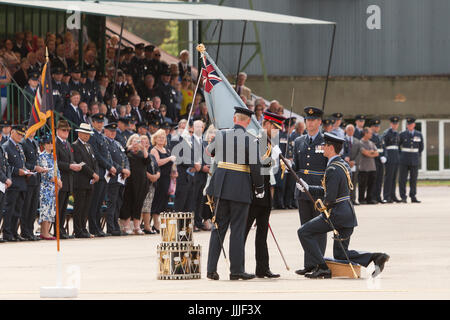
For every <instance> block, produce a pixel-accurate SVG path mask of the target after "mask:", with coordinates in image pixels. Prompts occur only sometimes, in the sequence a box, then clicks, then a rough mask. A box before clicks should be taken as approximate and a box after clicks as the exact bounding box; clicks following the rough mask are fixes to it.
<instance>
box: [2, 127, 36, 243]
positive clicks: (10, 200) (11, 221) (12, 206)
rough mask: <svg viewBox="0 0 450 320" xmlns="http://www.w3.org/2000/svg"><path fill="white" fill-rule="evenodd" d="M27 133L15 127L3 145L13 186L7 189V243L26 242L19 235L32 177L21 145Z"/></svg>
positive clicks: (5, 220) (4, 234)
mask: <svg viewBox="0 0 450 320" xmlns="http://www.w3.org/2000/svg"><path fill="white" fill-rule="evenodd" d="M25 131H26V129H25V126H22V125H15V126H13V129H12V131H11V137H10V138H9V140H8V141H6V142H5V143H4V144H3V149H4V151H5V155H6V158H7V160H8V164H9V167H10V169H11V180H12V184H11V185H10V187H9V188H8V189H6V206H5V215H4V217H3V240H5V241H24V240H25V239H24V238H22V237H21V236H20V235H18V233H17V229H18V223H19V219H20V217H21V214H22V209H23V201H24V199H25V193H26V191H27V181H26V177H27V176H31V175H32V173H31V172H29V171H28V170H27V169H26V168H25V161H26V160H25V155H24V153H23V149H22V146H21V145H20V141H22V138H23V136H24V135H25Z"/></svg>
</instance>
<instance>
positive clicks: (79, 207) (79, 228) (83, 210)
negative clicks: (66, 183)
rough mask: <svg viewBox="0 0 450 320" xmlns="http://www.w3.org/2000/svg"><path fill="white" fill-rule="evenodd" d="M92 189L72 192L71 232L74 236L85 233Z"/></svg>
mask: <svg viewBox="0 0 450 320" xmlns="http://www.w3.org/2000/svg"><path fill="white" fill-rule="evenodd" d="M92 189H93V188H90V189H75V190H74V192H73V200H74V203H73V213H72V218H73V230H74V232H75V234H76V235H81V234H82V233H87V229H86V223H87V221H88V213H89V208H90V206H91V202H92V192H93V191H92Z"/></svg>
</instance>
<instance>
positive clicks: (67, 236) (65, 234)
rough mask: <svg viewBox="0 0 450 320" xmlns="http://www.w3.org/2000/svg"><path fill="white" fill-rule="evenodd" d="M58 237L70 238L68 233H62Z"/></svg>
mask: <svg viewBox="0 0 450 320" xmlns="http://www.w3.org/2000/svg"><path fill="white" fill-rule="evenodd" d="M59 238H60V239H70V237H69V235H68V234H67V233H62V234H60V235H59Z"/></svg>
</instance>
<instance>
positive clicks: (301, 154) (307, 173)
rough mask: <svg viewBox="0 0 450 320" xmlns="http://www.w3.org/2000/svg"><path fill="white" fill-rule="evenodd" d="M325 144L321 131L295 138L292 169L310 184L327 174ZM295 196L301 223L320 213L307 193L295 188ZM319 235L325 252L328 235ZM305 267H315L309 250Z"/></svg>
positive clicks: (313, 111) (311, 111)
mask: <svg viewBox="0 0 450 320" xmlns="http://www.w3.org/2000/svg"><path fill="white" fill-rule="evenodd" d="M305 113H306V118H307V119H308V118H318V117H321V115H322V113H323V112H322V110H320V109H317V108H314V107H306V108H305ZM323 145H324V139H323V134H322V133H320V132H318V133H317V134H316V135H315V136H314V137H311V136H309V135H308V134H304V135H302V136H300V137H298V138H297V139H295V142H294V160H293V163H292V169H293V170H294V171H295V172H296V173H297V176H298V177H299V178H302V179H303V180H304V181H305V182H306V183H308V184H312V185H320V181H321V180H322V177H323V175H324V174H325V168H326V166H327V158H325V157H324V156H323ZM295 197H296V199H297V202H298V211H299V215H300V223H301V225H304V224H305V223H306V222H308V221H310V220H311V219H313V218H315V217H317V216H318V215H319V212H318V211H316V209H315V208H314V203H313V202H312V201H311V200H310V199H309V198H308V197H307V196H306V195H305V194H303V193H300V192H299V191H298V189H296V190H295ZM318 237H319V239H318V243H319V247H320V250H321V252H322V254H324V253H325V249H326V245H327V238H326V235H325V234H323V235H319V236H318ZM304 267H305V269H304V270H307V269H312V268H313V267H314V264H313V261H312V257H310V256H309V253H307V252H305V256H304Z"/></svg>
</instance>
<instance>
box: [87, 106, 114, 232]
mask: <svg viewBox="0 0 450 320" xmlns="http://www.w3.org/2000/svg"><path fill="white" fill-rule="evenodd" d="M104 120H105V115H104V114H103V113H97V114H94V115H93V116H92V126H93V127H94V134H93V135H92V136H91V137H90V139H89V144H90V145H91V146H92V149H93V151H94V156H95V158H96V159H97V163H98V167H99V173H98V175H99V177H100V179H99V181H98V182H97V183H96V184H95V185H94V192H93V194H92V201H91V206H90V208H89V233H91V234H93V235H94V236H96V237H106V236H108V235H110V234H106V233H104V232H103V230H101V227H100V220H101V216H102V212H101V209H102V204H103V201H104V200H105V196H106V189H107V186H108V182H107V181H106V177H109V178H111V176H114V175H116V174H117V169H116V168H115V167H114V164H113V162H112V159H111V154H110V153H109V150H108V145H107V142H106V139H105V137H104V136H103V134H102V129H103V122H104Z"/></svg>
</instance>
